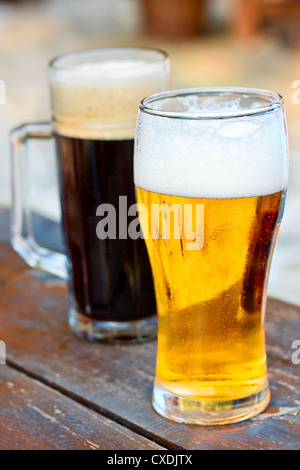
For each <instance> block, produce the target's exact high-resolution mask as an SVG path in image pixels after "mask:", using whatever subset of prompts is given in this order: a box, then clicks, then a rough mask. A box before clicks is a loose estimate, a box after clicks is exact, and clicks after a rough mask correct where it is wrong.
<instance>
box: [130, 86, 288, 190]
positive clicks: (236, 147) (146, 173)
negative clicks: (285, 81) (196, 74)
mask: <svg viewBox="0 0 300 470" xmlns="http://www.w3.org/2000/svg"><path fill="white" fill-rule="evenodd" d="M287 152H288V150H287V139H286V127H285V113H284V106H283V100H282V98H281V97H280V96H278V95H276V94H273V93H271V92H263V91H259V90H252V91H251V90H247V89H239V90H235V91H232V90H229V89H219V90H212V89H198V90H181V91H174V92H169V93H167V94H164V93H162V94H161V95H156V96H154V97H150V98H147V99H146V100H144V102H143V103H142V105H141V109H140V112H139V118H138V126H137V138H136V145H135V162H134V178H135V184H136V185H137V186H139V187H140V188H142V189H146V190H148V191H152V192H156V193H161V194H168V195H174V196H184V197H197V198H234V197H252V196H262V195H266V194H273V193H275V192H277V191H281V190H283V189H285V188H286V186H287V181H288V158H287Z"/></svg>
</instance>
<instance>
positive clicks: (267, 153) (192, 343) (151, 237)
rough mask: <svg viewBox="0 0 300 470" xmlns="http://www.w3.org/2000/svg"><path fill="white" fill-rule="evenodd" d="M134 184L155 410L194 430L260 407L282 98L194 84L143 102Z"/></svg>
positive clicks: (284, 157)
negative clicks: (146, 265)
mask: <svg viewBox="0 0 300 470" xmlns="http://www.w3.org/2000/svg"><path fill="white" fill-rule="evenodd" d="M134 180H135V185H136V192H137V199H138V203H139V213H140V219H141V222H142V227H143V233H144V238H145V240H146V245H147V249H148V254H149V258H150V262H151V266H152V272H153V277H154V285H155V292H156V302H157V310H158V348H157V365H156V377H155V384H154V393H153V406H154V408H155V410H156V411H157V412H158V413H160V414H161V415H163V416H164V417H166V418H169V419H172V420H175V421H178V422H182V423H191V424H202V425H211V424H225V423H232V422H236V421H242V420H245V419H248V418H250V417H252V416H254V415H256V414H258V413H260V412H261V411H263V410H264V409H265V408H266V407H267V405H268V403H269V400H270V391H269V385H268V376H267V363H266V348H265V309H266V300H267V282H268V276H269V271H270V265H271V258H272V254H273V250H274V246H275V242H276V237H277V234H278V230H279V226H280V222H281V219H282V214H283V209H284V202H285V195H286V188H287V181H288V150H287V133H286V121H285V111H284V101H283V98H282V97H281V96H279V95H277V94H275V93H272V92H269V91H264V90H253V89H231V88H222V89H210V88H208V89H201V88H200V89H192V90H179V91H171V92H166V93H160V94H157V95H153V96H150V97H148V98H146V99H144V100H143V101H142V102H141V103H140V111H139V117H138V125H137V137H136V147H135V160H134Z"/></svg>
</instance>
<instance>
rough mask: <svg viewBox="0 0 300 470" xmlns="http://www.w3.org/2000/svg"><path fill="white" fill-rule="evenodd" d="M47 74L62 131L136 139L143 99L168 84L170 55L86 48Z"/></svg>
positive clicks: (63, 59) (57, 63)
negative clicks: (140, 103) (139, 111)
mask: <svg viewBox="0 0 300 470" xmlns="http://www.w3.org/2000/svg"><path fill="white" fill-rule="evenodd" d="M49 78H50V90H51V99H52V109H53V113H54V123H55V129H56V130H57V132H58V133H60V134H63V135H66V136H69V137H79V138H81V137H82V138H94V139H127V138H128V139H132V138H133V137H134V134H135V126H136V116H137V111H138V103H139V101H140V100H141V99H142V98H144V97H145V96H147V95H149V94H152V93H157V92H159V91H163V90H166V89H167V88H168V86H169V61H168V59H167V57H166V55H165V54H164V53H162V52H160V51H156V50H150V49H149V50H148V49H135V48H118V49H100V50H95V51H83V52H79V53H74V54H67V55H66V56H62V57H60V58H58V59H56V60H54V61H53V62H52V64H51V66H50V72H49Z"/></svg>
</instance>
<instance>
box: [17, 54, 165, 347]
mask: <svg viewBox="0 0 300 470" xmlns="http://www.w3.org/2000/svg"><path fill="white" fill-rule="evenodd" d="M49 80H50V91H51V101H52V111H53V121H52V123H51V124H50V123H40V124H25V125H24V126H21V127H19V128H18V129H16V130H14V132H13V133H12V144H13V216H12V219H13V220H12V244H13V247H14V248H15V250H16V251H17V252H18V253H19V254H20V255H21V256H22V257H23V258H24V259H25V261H26V262H27V263H28V264H29V265H30V266H36V267H39V268H41V269H43V270H46V271H49V272H50V273H53V274H55V275H58V276H60V277H62V278H64V279H68V280H69V298H70V311H69V323H70V326H71V328H72V330H73V331H74V332H75V333H76V334H77V335H79V336H80V337H83V338H87V339H92V340H93V339H95V340H102V341H122V342H125V341H126V342H142V341H145V340H146V339H150V338H153V337H154V336H156V307H155V296H154V288H153V281H152V275H151V268H150V264H149V260H148V255H147V250H146V247H145V245H144V242H143V240H141V239H137V240H132V239H130V238H129V237H128V234H127V226H126V224H127V215H128V214H127V207H128V206H130V205H131V204H133V203H134V202H135V194H134V184H133V144H134V135H135V128H136V117H137V112H138V104H139V101H140V100H141V99H142V98H143V97H144V96H147V95H149V94H151V93H155V92H159V91H163V90H166V89H167V88H168V86H169V60H168V57H167V55H166V54H165V53H164V52H161V51H158V50H151V49H139V48H113V49H100V50H89V51H82V52H78V53H72V54H67V55H64V56H61V57H58V58H56V59H54V60H53V61H52V62H51V64H50V67H49ZM51 136H53V137H54V139H55V142H56V155H57V166H58V176H59V182H60V197H61V206H62V220H63V229H64V236H65V242H66V251H67V254H66V255H62V254H59V253H54V252H51V251H50V250H47V249H45V248H42V247H40V246H38V245H37V243H36V241H35V240H34V237H33V233H32V227H31V216H30V208H29V207H28V204H27V197H26V196H27V192H28V190H29V185H28V183H27V182H26V181H25V178H24V176H25V175H24V174H23V173H22V171H21V168H22V164H23V161H24V158H26V155H25V156H24V155H22V153H21V152H20V146H23V145H24V144H26V142H27V141H28V139H31V138H50V137H51ZM41 158H42V157H41ZM120 201H121V203H122V204H121V203H120ZM108 208H113V211H115V212H114V213H115V220H114V223H115V233H113V234H112V233H107V234H105V233H104V235H103V233H102V237H101V236H99V231H98V230H97V227H98V224H99V223H100V221H101V220H102V219H101V217H100V216H105V214H106V211H107V210H108ZM102 232H103V231H102Z"/></svg>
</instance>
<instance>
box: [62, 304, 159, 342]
mask: <svg viewBox="0 0 300 470" xmlns="http://www.w3.org/2000/svg"><path fill="white" fill-rule="evenodd" d="M69 325H70V327H71V330H72V331H73V333H75V334H76V336H79V337H80V338H82V339H86V340H89V341H101V342H105V343H114V344H116V343H119V344H134V343H144V342H146V341H149V340H151V339H154V338H156V335H157V317H156V315H154V316H153V317H149V318H146V319H144V320H136V321H132V322H130V321H128V322H114V321H99V320H93V319H92V318H90V317H88V316H87V315H82V314H81V313H79V312H77V311H76V310H75V309H71V310H70V311H69Z"/></svg>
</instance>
